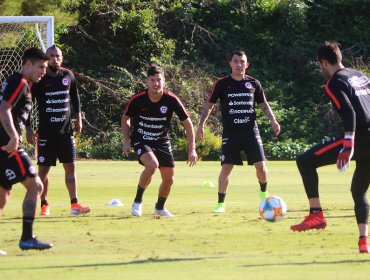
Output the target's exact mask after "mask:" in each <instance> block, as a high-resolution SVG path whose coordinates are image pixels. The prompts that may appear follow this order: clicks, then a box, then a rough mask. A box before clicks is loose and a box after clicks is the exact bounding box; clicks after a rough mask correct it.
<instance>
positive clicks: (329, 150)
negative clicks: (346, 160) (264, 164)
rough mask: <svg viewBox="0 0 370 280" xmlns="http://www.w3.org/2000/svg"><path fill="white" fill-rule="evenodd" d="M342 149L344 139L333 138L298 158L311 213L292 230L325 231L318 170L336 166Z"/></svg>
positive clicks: (292, 227)
mask: <svg viewBox="0 0 370 280" xmlns="http://www.w3.org/2000/svg"><path fill="white" fill-rule="evenodd" d="M341 148H342V139H336V138H331V139H328V140H326V141H323V142H322V143H320V144H318V145H316V146H314V147H312V148H311V149H309V150H308V151H306V152H305V153H303V154H302V155H300V156H298V157H297V160H296V162H297V166H298V169H299V172H300V174H301V177H302V181H303V185H304V188H305V191H306V195H307V198H308V202H309V206H310V213H309V215H308V216H307V217H306V218H305V219H304V220H303V221H302V222H301V223H299V224H296V225H293V226H291V227H290V229H291V230H293V231H305V230H309V229H323V228H325V227H326V225H327V224H326V219H325V217H324V214H323V211H322V208H321V202H320V197H319V177H318V174H317V168H319V167H321V166H325V165H329V164H334V163H335V162H336V160H337V157H338V153H339V150H340V149H341Z"/></svg>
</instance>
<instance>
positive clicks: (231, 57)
mask: <svg viewBox="0 0 370 280" xmlns="http://www.w3.org/2000/svg"><path fill="white" fill-rule="evenodd" d="M234 55H237V56H243V55H245V57H247V55H246V54H245V51H241V50H236V51H233V52H232V54H231V56H230V59H229V61H231V60H232V59H233V56H234Z"/></svg>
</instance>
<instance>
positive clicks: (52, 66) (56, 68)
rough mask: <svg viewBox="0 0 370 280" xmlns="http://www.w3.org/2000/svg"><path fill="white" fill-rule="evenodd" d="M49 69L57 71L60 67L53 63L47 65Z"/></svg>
mask: <svg viewBox="0 0 370 280" xmlns="http://www.w3.org/2000/svg"><path fill="white" fill-rule="evenodd" d="M48 68H49V70H50V71H51V72H53V73H57V72H58V71H59V69H60V67H57V66H54V65H49V67H48Z"/></svg>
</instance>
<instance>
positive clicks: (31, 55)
mask: <svg viewBox="0 0 370 280" xmlns="http://www.w3.org/2000/svg"><path fill="white" fill-rule="evenodd" d="M27 60H30V61H31V62H32V63H34V62H35V61H37V60H43V61H47V60H49V57H48V56H47V55H46V54H45V53H44V52H43V51H42V50H40V49H39V48H35V47H31V48H28V49H26V50H25V51H24V52H23V55H22V65H25V64H26V62H27Z"/></svg>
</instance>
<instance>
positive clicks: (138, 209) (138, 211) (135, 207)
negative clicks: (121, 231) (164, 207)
mask: <svg viewBox="0 0 370 280" xmlns="http://www.w3.org/2000/svg"><path fill="white" fill-rule="evenodd" d="M142 206H143V204H142V203H135V202H134V203H132V211H131V212H132V215H134V216H136V217H141V216H142V215H143V210H142Z"/></svg>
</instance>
